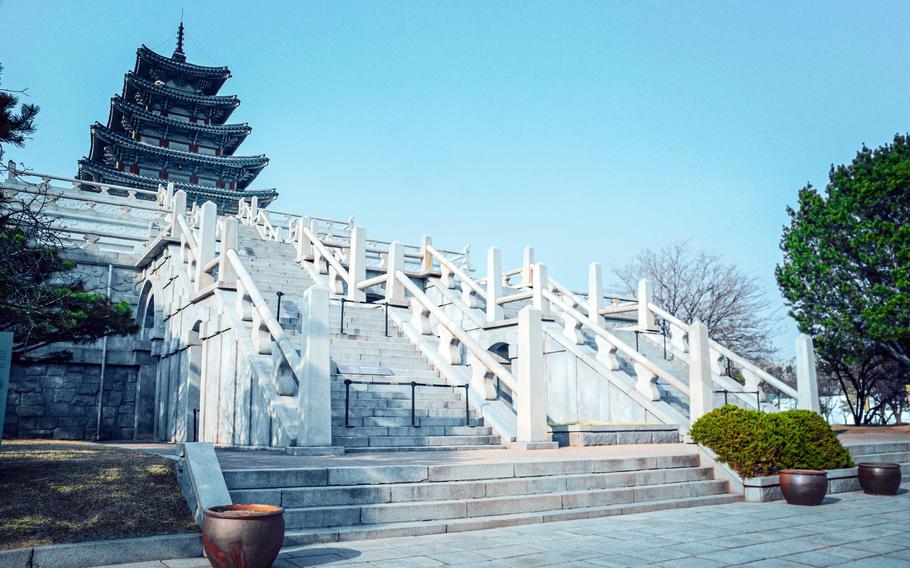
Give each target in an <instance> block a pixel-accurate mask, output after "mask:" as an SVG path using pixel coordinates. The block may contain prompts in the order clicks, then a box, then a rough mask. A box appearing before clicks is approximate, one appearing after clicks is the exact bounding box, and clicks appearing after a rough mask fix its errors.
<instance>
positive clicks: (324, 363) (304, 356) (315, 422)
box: [297, 285, 332, 447]
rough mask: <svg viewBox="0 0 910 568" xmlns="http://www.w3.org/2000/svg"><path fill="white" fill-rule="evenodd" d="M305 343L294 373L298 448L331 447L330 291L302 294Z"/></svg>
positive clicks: (312, 289) (321, 289)
mask: <svg viewBox="0 0 910 568" xmlns="http://www.w3.org/2000/svg"><path fill="white" fill-rule="evenodd" d="M302 315H303V323H302V330H301V337H302V338H303V340H304V346H303V352H302V353H301V358H300V361H301V364H302V365H303V369H297V376H298V377H300V385H299V388H298V389H297V399H298V412H299V417H300V427H299V430H298V434H297V445H298V446H307V447H312V446H331V445H332V387H331V364H330V361H329V291H328V290H327V289H326V288H324V287H322V286H318V285H317V286H310V287H309V288H308V289H307V290H306V292H304V293H303V314H302Z"/></svg>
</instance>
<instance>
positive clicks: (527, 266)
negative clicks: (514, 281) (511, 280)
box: [521, 246, 534, 284]
mask: <svg viewBox="0 0 910 568" xmlns="http://www.w3.org/2000/svg"><path fill="white" fill-rule="evenodd" d="M533 266H534V247H532V246H526V247H525V250H524V253H523V254H522V261H521V284H530V283H531V272H532V270H533V268H532V267H533Z"/></svg>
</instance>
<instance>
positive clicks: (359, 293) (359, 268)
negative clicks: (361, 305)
mask: <svg viewBox="0 0 910 568" xmlns="http://www.w3.org/2000/svg"><path fill="white" fill-rule="evenodd" d="M366 249H367V234H366V231H364V230H363V228H361V227H354V229H353V230H352V231H351V257H350V260H349V261H348V300H353V301H355V302H364V301H366V299H367V293H366V292H364V291H363V290H360V289H359V288H357V285H358V284H360V283H361V282H363V281H364V280H366V279H367V256H366V254H367V253H366Z"/></svg>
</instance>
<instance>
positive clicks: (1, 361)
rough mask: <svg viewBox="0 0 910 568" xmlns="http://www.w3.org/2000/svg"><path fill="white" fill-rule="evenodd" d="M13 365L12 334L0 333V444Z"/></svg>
mask: <svg viewBox="0 0 910 568" xmlns="http://www.w3.org/2000/svg"><path fill="white" fill-rule="evenodd" d="M12 363H13V334H12V333H10V332H8V331H4V332H0V442H2V441H3V421H4V418H5V417H6V392H7V390H9V371H10V366H11V365H12Z"/></svg>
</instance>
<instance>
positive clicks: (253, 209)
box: [250, 195, 259, 225]
mask: <svg viewBox="0 0 910 568" xmlns="http://www.w3.org/2000/svg"><path fill="white" fill-rule="evenodd" d="M258 215H259V198H258V197H256V196H255V195H254V196H253V197H251V198H250V222H251V223H252V224H253V225H255V224H256V217H257V216H258Z"/></svg>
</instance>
